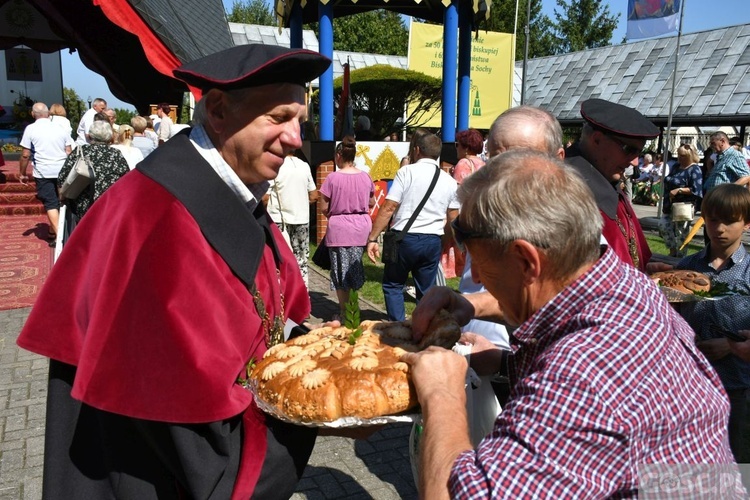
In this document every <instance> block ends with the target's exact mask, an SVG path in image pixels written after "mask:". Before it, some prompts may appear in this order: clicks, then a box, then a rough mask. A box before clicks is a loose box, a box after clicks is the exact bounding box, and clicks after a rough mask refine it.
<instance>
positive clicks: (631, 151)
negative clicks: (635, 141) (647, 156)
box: [604, 134, 643, 156]
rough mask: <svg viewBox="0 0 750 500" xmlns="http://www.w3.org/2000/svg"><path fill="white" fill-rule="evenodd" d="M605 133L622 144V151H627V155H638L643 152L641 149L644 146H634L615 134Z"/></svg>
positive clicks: (619, 144)
mask: <svg viewBox="0 0 750 500" xmlns="http://www.w3.org/2000/svg"><path fill="white" fill-rule="evenodd" d="M604 135H605V136H607V137H608V138H609V139H610V140H612V141H613V142H616V143H617V145H618V146H620V149H622V152H623V153H625V154H626V155H627V156H638V155H639V154H640V153H641V149H643V148H639V147H636V146H633V145H632V144H625V143H624V142H622V141H621V140H620V139H618V138H617V137H615V136H614V135H609V134H604Z"/></svg>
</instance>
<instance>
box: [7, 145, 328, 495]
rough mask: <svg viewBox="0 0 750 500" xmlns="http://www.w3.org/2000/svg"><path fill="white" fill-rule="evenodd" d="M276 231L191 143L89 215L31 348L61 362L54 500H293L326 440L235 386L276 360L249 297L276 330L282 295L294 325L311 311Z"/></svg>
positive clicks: (54, 280)
mask: <svg viewBox="0 0 750 500" xmlns="http://www.w3.org/2000/svg"><path fill="white" fill-rule="evenodd" d="M269 222H270V218H269V217H268V216H267V214H266V213H265V209H264V208H263V207H262V206H260V207H259V208H258V209H257V210H256V212H255V214H252V213H251V212H250V211H249V210H248V209H247V208H246V207H245V206H244V204H243V203H242V202H241V201H240V200H239V199H238V198H237V196H236V195H234V193H233V192H232V191H231V190H230V189H229V187H228V186H227V185H226V184H225V183H224V182H223V181H222V180H221V179H220V178H219V177H218V175H216V173H215V172H214V171H213V169H211V167H210V166H209V165H208V164H207V163H206V162H205V161H204V160H203V159H202V157H201V156H200V155H199V154H198V153H197V151H195V148H194V147H193V146H192V145H191V144H190V142H189V140H188V138H187V135H186V134H181V135H179V136H177V137H175V138H173V139H172V140H170V141H169V142H168V143H166V144H165V146H164V147H162V148H159V149H158V150H157V151H155V152H154V153H152V154H151V155H149V158H147V159H146V160H145V161H144V162H142V163H141V164H140V165H139V166H138V169H137V170H135V171H133V172H130V173H129V174H127V175H126V176H124V177H123V178H122V179H120V180H119V181H118V182H117V183H115V185H113V186H112V188H110V189H109V190H108V191H107V193H105V194H104V195H103V196H102V197H101V198H100V199H99V200H98V201H97V202H96V203H95V204H94V205H93V207H92V209H91V210H90V211H89V212H88V213H87V214H86V216H85V217H83V218H82V220H81V222H80V223H79V225H78V226H77V227H76V229H75V231H74V232H73V234H72V236H71V238H70V240H69V242H68V244H66V246H65V249H64V251H63V252H62V254H61V256H60V259H59V260H58V262H57V263H56V264H55V266H54V267H53V269H52V271H51V273H50V276H49V278H48V280H47V282H46V283H45V286H44V288H43V290H42V292H41V294H40V296H39V298H38V299H37V301H36V303H35V306H34V309H33V310H32V312H31V314H30V316H29V318H28V321H27V322H26V324H25V326H24V328H23V330H22V332H21V334H20V336H19V339H18V344H19V346H21V347H23V348H25V349H28V350H30V351H33V352H36V353H39V354H42V355H44V356H48V357H50V358H51V363H50V399H49V401H48V420H47V443H46V446H47V450H46V456H45V487H44V494H45V497H49V498H83V497H87V498H104V497H118V498H128V497H129V498H184V497H190V498H195V497H204V498H228V497H229V496H230V495H231V496H232V497H233V498H249V497H251V496H254V497H258V498H282V497H284V498H288V497H289V496H290V495H291V493H293V491H294V488H295V485H296V481H295V480H294V477H297V478H298V477H299V476H300V475H301V474H302V471H303V469H304V466H305V464H306V461H307V459H308V458H309V455H310V453H311V451H312V446H313V444H314V436H315V433H314V432H310V430H309V429H306V428H302V427H297V426H291V425H288V424H283V423H281V422H279V421H277V420H275V419H272V418H270V417H267V416H265V415H264V414H262V413H261V412H260V411H259V410H258V409H257V407H256V406H255V404H254V402H253V401H252V395H251V393H250V392H249V391H247V390H246V389H244V388H243V387H241V386H240V385H239V384H237V383H236V380H237V378H238V377H240V376H242V375H243V374H244V367H245V365H246V363H247V362H248V361H249V360H250V359H252V358H256V359H257V358H260V357H262V355H263V353H264V352H265V350H266V345H265V332H264V330H263V328H262V326H261V319H260V317H259V316H258V313H257V311H256V308H255V307H254V305H253V297H252V295H251V293H250V292H249V291H248V287H250V286H252V284H253V283H255V285H256V286H257V289H258V290H259V292H260V294H261V296H262V297H263V300H264V302H265V305H266V308H267V310H268V313H269V315H270V317H271V318H273V317H274V316H275V315H276V314H277V313H278V312H279V309H280V297H281V294H282V292H283V296H284V299H285V313H286V314H285V315H286V317H289V318H291V319H292V320H294V321H295V322H297V323H300V322H301V321H303V320H304V319H305V318H306V317H307V316H308V315H309V312H310V302H309V297H308V295H307V289H306V287H305V286H304V283H303V281H302V277H301V275H300V272H299V269H298V267H297V264H296V260H295V258H294V256H293V254H292V253H291V250H290V249H289V248H288V246H287V245H286V244H285V243H284V241H283V238H282V237H281V234H280V232H279V231H278V229H277V228H276V226H275V225H274V224H273V223H272V222H271V223H269ZM276 242H279V243H278V244H276ZM277 268H278V269H279V276H280V279H279V278H277V272H276V270H277ZM71 390H72V392H70V391H71ZM71 395H72V398H74V399H70V396H71ZM74 400H77V401H74Z"/></svg>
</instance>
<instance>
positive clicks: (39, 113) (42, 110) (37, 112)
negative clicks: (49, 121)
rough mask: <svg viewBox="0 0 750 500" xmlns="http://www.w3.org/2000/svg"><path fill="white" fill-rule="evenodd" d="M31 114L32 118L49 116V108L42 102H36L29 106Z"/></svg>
mask: <svg viewBox="0 0 750 500" xmlns="http://www.w3.org/2000/svg"><path fill="white" fill-rule="evenodd" d="M31 114H33V115H34V119H35V120H36V119H37V118H49V108H47V105H46V104H44V103H43V102H36V103H34V106H32V107H31Z"/></svg>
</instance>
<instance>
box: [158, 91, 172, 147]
mask: <svg viewBox="0 0 750 500" xmlns="http://www.w3.org/2000/svg"><path fill="white" fill-rule="evenodd" d="M169 111H170V109H169V104H167V103H166V102H163V103H161V104H159V106H157V108H156V114H157V115H158V116H159V129H158V130H157V131H156V135H158V136H159V145H160V146H161V145H162V144H164V143H165V142H167V141H168V140H169V138H170V137H172V119H171V118H170V117H169Z"/></svg>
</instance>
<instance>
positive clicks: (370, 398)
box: [250, 311, 461, 422]
mask: <svg viewBox="0 0 750 500" xmlns="http://www.w3.org/2000/svg"><path fill="white" fill-rule="evenodd" d="M360 330H361V331H362V333H361V335H359V336H358V337H355V335H352V331H351V330H349V329H348V328H344V327H340V328H330V327H325V328H319V329H316V330H313V331H311V332H309V333H308V334H306V335H303V336H301V337H297V338H294V339H291V340H289V341H287V342H286V343H284V344H279V345H276V346H274V347H272V348H270V349H269V350H268V351H267V352H266V354H265V356H264V357H263V359H262V360H261V361H260V362H258V363H257V364H256V365H255V367H254V368H253V370H252V372H251V374H250V377H251V378H252V379H253V380H254V381H255V383H256V387H257V391H256V392H257V396H258V397H259V398H261V399H262V400H263V401H264V402H265V403H267V404H269V405H271V406H273V407H275V408H276V409H277V410H278V411H279V412H280V413H281V414H283V415H285V416H286V417H288V418H290V419H292V420H299V421H301V422H331V421H333V420H337V419H339V418H341V417H359V418H365V419H367V418H373V417H378V416H382V415H392V414H396V413H401V412H403V411H406V410H408V409H410V408H413V407H414V406H416V405H417V398H416V392H415V391H414V387H413V386H412V384H411V379H410V375H409V365H407V364H406V363H404V362H403V361H400V359H401V356H403V355H404V354H405V353H406V352H414V351H418V350H420V349H423V348H425V347H427V346H428V345H440V346H443V347H447V348H450V347H452V346H453V345H454V344H455V343H456V341H458V339H459V337H460V335H461V331H460V328H459V326H458V324H457V323H456V322H455V320H454V319H453V317H452V316H451V315H450V314H448V313H447V312H445V311H441V313H440V314H439V315H438V316H436V317H435V318H434V319H433V321H432V322H431V324H430V328H429V334H428V335H427V336H426V337H425V338H423V339H422V342H420V343H419V344H417V343H415V342H414V341H413V340H412V331H411V329H410V328H409V323H408V322H383V321H364V322H362V324H361V325H360Z"/></svg>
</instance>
